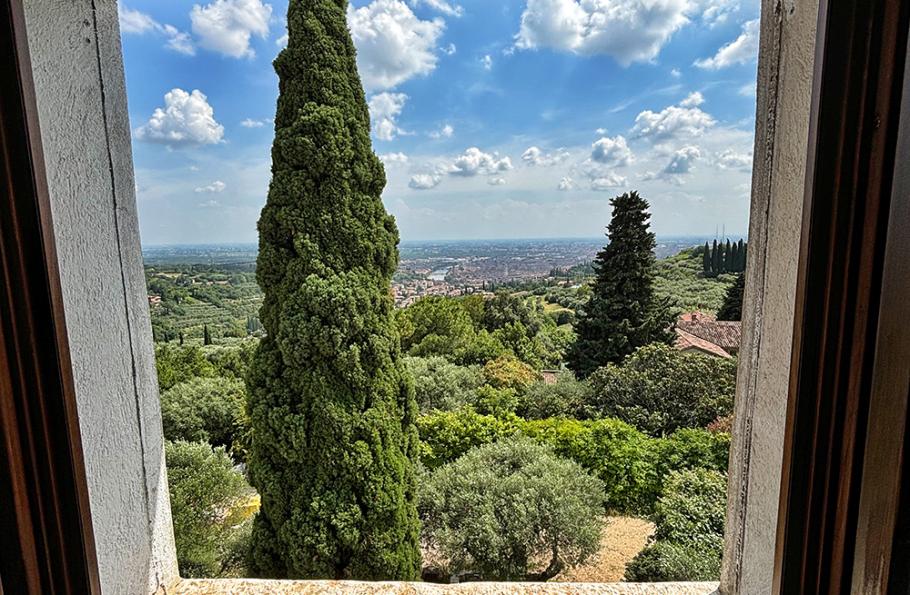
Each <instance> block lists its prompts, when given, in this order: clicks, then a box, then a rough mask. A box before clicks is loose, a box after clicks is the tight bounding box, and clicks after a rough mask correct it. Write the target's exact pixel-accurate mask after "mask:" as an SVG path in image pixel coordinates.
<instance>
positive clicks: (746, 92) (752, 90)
mask: <svg viewBox="0 0 910 595" xmlns="http://www.w3.org/2000/svg"><path fill="white" fill-rule="evenodd" d="M756 82H757V81H752V82H751V83H746V84H745V85H743V86H742V87H740V88H739V90H738V91H737V93H739V94H740V95H742V96H743V97H755V95H756Z"/></svg>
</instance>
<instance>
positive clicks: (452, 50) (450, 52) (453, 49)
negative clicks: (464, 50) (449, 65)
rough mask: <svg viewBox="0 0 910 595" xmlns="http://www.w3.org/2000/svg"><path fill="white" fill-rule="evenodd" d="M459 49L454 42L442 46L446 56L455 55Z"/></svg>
mask: <svg viewBox="0 0 910 595" xmlns="http://www.w3.org/2000/svg"><path fill="white" fill-rule="evenodd" d="M457 51H458V48H456V47H455V44H454V43H450V44H449V45H447V46H445V47H444V48H442V53H444V54H445V55H446V56H454V55H455V52H457Z"/></svg>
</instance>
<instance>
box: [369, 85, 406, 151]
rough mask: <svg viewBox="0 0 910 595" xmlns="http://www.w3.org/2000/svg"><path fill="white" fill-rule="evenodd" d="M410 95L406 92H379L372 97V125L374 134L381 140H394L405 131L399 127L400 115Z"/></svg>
mask: <svg viewBox="0 0 910 595" xmlns="http://www.w3.org/2000/svg"><path fill="white" fill-rule="evenodd" d="M407 100H408V96H407V95H405V94H404V93H387V92H383V93H377V94H376V95H373V96H372V97H370V99H369V102H368V106H369V108H370V120H371V122H370V125H371V127H372V129H373V136H375V137H376V138H378V139H379V140H392V139H393V138H395V137H396V136H398V135H400V134H403V133H405V131H404V130H402V129H401V128H399V127H398V116H399V115H400V114H401V110H403V109H404V104H405V102H406V101H407Z"/></svg>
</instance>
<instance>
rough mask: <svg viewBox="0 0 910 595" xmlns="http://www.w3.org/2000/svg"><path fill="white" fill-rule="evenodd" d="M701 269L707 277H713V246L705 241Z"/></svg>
mask: <svg viewBox="0 0 910 595" xmlns="http://www.w3.org/2000/svg"><path fill="white" fill-rule="evenodd" d="M701 270H702V274H703V275H704V276H705V277H711V276H712V274H711V248H710V247H709V246H708V242H705V250H704V252H702V255H701Z"/></svg>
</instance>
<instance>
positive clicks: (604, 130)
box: [594, 128, 607, 136]
mask: <svg viewBox="0 0 910 595" xmlns="http://www.w3.org/2000/svg"><path fill="white" fill-rule="evenodd" d="M606 133H607V129H606V128H598V129H597V130H595V131H594V134H599V135H600V136H603V135H605V134H606Z"/></svg>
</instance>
